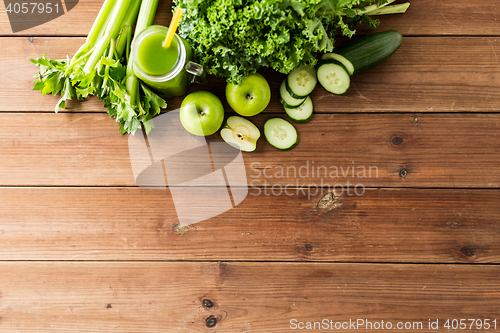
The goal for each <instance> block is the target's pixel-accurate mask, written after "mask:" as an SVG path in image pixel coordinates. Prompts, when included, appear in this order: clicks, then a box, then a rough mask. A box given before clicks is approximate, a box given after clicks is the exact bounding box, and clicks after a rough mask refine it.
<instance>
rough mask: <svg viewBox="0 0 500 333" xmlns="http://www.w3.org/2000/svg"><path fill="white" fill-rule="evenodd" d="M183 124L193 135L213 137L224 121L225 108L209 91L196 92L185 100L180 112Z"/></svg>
mask: <svg viewBox="0 0 500 333" xmlns="http://www.w3.org/2000/svg"><path fill="white" fill-rule="evenodd" d="M179 115H180V118H181V124H182V126H184V128H185V129H186V130H187V131H188V132H189V133H191V134H194V135H198V136H206V135H212V134H214V133H215V132H217V131H218V130H219V128H220V127H221V125H222V122H223V121H224V106H222V102H221V101H220V99H219V98H218V97H217V96H215V95H214V94H212V93H210V92H208V91H195V92H193V93H191V94H189V95H187V96H186V98H184V100H183V101H182V104H181V110H180V113H179Z"/></svg>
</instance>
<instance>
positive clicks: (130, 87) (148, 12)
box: [125, 0, 158, 105]
mask: <svg viewBox="0 0 500 333" xmlns="http://www.w3.org/2000/svg"><path fill="white" fill-rule="evenodd" d="M157 6H158V0H143V1H142V4H141V9H140V11H139V17H138V18H137V23H136V25H135V34H134V36H137V35H139V34H140V33H141V32H142V31H143V30H144V29H146V28H147V27H148V26H150V25H151V24H152V23H153V19H154V17H155V13H156V8H157ZM125 84H126V86H127V91H128V93H129V95H130V105H136V100H137V99H138V96H139V79H138V78H137V76H135V74H134V60H133V59H132V58H130V59H128V63H127V75H126V77H125Z"/></svg>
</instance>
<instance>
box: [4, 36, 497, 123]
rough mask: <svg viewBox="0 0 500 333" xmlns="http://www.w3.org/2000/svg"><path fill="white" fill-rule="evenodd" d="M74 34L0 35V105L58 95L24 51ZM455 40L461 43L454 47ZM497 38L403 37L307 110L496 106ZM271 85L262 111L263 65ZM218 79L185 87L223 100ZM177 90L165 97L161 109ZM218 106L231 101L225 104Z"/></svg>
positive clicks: (39, 107) (41, 107) (94, 104)
mask: <svg viewBox="0 0 500 333" xmlns="http://www.w3.org/2000/svg"><path fill="white" fill-rule="evenodd" d="M81 43H83V39H82V38H34V39H28V38H0V49H2V50H7V52H2V54H1V55H0V67H1V68H3V69H4V70H3V71H2V72H1V73H0V111H48V112H52V111H53V110H54V106H55V104H56V102H57V100H58V99H59V97H52V98H51V97H50V96H45V97H43V96H41V94H40V92H38V91H32V88H33V84H32V76H33V75H34V74H35V73H36V71H37V68H36V67H35V66H34V65H33V64H32V63H30V62H28V61H26V59H27V58H29V57H40V56H42V55H43V54H44V53H47V55H48V57H49V58H54V59H60V58H64V57H66V55H67V54H68V53H69V54H70V55H72V52H74V51H75V50H77V49H78V47H79V46H80V44H81ZM456 45H461V48H460V51H459V53H457V52H458V51H457V49H456ZM497 54H500V39H497V38H451V37H447V38H413V37H411V38H405V39H404V42H403V45H402V46H401V48H400V50H398V52H397V53H396V54H395V55H394V56H393V57H392V58H391V59H389V60H388V61H387V62H386V63H384V64H383V65H381V66H379V67H377V68H375V69H373V70H371V71H369V72H366V73H363V74H360V75H357V76H354V77H353V78H352V82H351V88H350V89H349V91H348V92H347V93H346V94H345V95H342V96H336V95H332V94H330V93H328V92H326V90H324V89H323V88H322V87H321V86H319V85H318V87H317V88H316V89H315V91H314V93H313V94H312V98H313V102H314V104H315V111H316V112H318V113H329V112H462V111H466V112H491V111H493V112H498V111H499V107H498V106H499V105H500V67H499V66H498V60H497ZM263 73H264V75H265V76H266V78H267V79H268V80H269V82H270V84H271V88H272V92H273V94H272V95H273V98H272V101H271V103H270V105H269V107H268V108H267V110H266V112H283V107H282V106H281V104H280V103H279V101H278V98H279V96H278V91H279V84H280V83H281V80H282V78H283V77H284V76H283V75H282V74H277V73H276V72H273V71H269V70H267V71H266V70H264V71H263ZM224 87H225V81H224V80H222V79H214V78H212V80H211V84H210V85H209V86H200V85H194V86H193V87H192V90H200V89H206V90H209V91H212V92H214V93H215V94H216V95H218V96H219V97H220V98H221V100H223V101H224V103H225V95H224ZM181 101H182V98H173V99H169V100H168V102H169V108H168V109H169V110H172V109H175V108H178V107H179V106H180V103H181ZM225 106H226V110H231V108H230V107H229V106H228V105H227V104H225ZM66 111H70V112H78V111H85V112H92V111H99V112H104V111H105V110H104V108H103V106H102V102H101V101H99V100H97V99H92V98H91V99H89V101H87V102H85V103H78V102H74V103H69V105H68V110H66Z"/></svg>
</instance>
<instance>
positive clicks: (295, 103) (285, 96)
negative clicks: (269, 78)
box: [280, 79, 306, 109]
mask: <svg viewBox="0 0 500 333" xmlns="http://www.w3.org/2000/svg"><path fill="white" fill-rule="evenodd" d="M285 81H286V79H284V80H283V82H281V86H280V102H281V104H283V106H284V107H287V108H290V109H293V108H297V107H299V106H301V105H302V103H304V101H305V100H306V99H305V98H293V97H292V96H290V94H289V93H288V91H287V90H286V83H285Z"/></svg>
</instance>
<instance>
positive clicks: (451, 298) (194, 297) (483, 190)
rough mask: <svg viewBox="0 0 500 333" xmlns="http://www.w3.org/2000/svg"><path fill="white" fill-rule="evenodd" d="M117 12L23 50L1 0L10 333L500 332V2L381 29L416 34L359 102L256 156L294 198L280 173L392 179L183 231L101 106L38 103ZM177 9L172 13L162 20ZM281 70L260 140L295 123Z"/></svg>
mask: <svg viewBox="0 0 500 333" xmlns="http://www.w3.org/2000/svg"><path fill="white" fill-rule="evenodd" d="M101 3H102V1H101V0H80V3H79V4H78V5H77V6H76V7H75V8H74V9H73V10H72V11H71V12H69V13H68V14H66V15H64V16H62V17H60V18H58V19H56V20H54V21H52V22H49V23H47V24H44V25H42V26H38V27H35V28H32V29H30V30H26V31H22V32H20V33H17V34H15V35H14V34H12V33H11V30H10V26H9V23H8V20H7V15H6V13H5V8H4V7H3V6H4V5H3V3H0V111H1V112H0V124H2V126H1V134H0V167H1V172H0V332H77V331H78V332H289V331H294V330H292V329H291V325H290V321H291V320H292V319H296V320H297V321H298V322H300V321H301V322H307V321H310V322H314V321H321V320H323V319H329V320H333V321H334V322H345V321H349V320H354V321H355V320H357V319H364V320H370V321H372V322H375V321H379V322H380V321H382V320H383V321H384V322H388V321H389V322H392V323H394V325H396V323H398V322H402V323H406V322H410V323H414V322H421V323H423V327H422V329H417V328H412V329H410V330H407V331H414V332H425V331H432V330H430V329H429V328H428V321H429V320H432V321H436V320H439V325H440V326H439V330H438V331H447V329H446V328H444V326H443V325H444V323H445V321H446V320H447V319H483V320H484V319H490V321H491V322H492V321H493V320H495V319H496V322H497V329H496V331H498V330H500V279H499V276H500V266H498V264H499V263H500V242H499V240H500V221H499V217H500V190H499V186H500V172H499V170H500V139H499V137H500V116H499V111H500V66H499V56H500V7H499V3H498V0H482V1H475V2H474V1H468V0H456V1H436V0H415V1H413V0H412V1H411V7H410V9H409V10H408V12H407V14H405V15H393V16H390V17H383V18H382V24H381V26H380V28H379V30H388V29H397V30H399V31H401V32H402V33H403V34H404V36H405V37H404V41H403V45H402V46H401V48H400V50H399V51H398V52H397V53H396V54H395V55H394V56H393V57H392V58H391V59H390V60H388V61H387V62H386V63H384V64H383V65H381V66H379V67H378V68H376V69H374V70H372V71H370V72H367V73H364V74H360V75H359V76H356V77H353V80H352V86H351V89H350V90H349V91H348V93H347V94H345V95H343V96H333V95H330V94H328V93H326V92H325V91H324V90H323V89H322V88H321V87H318V88H317V89H316V90H315V91H314V93H313V95H312V99H313V102H314V105H315V112H316V114H315V116H314V117H313V119H312V120H311V121H310V122H309V123H307V124H303V125H300V126H297V129H298V132H299V135H300V143H299V145H298V146H297V147H296V148H294V149H293V150H291V151H288V152H278V151H276V150H275V149H274V148H272V147H271V146H270V145H268V144H267V143H266V142H265V140H264V139H263V138H261V139H260V141H259V144H258V149H257V150H256V151H255V152H254V153H251V154H245V155H244V159H245V164H246V166H247V172H248V175H249V177H251V178H252V179H253V180H255V181H257V184H259V185H262V184H264V183H263V182H264V181H267V182H268V183H270V184H281V185H286V184H288V183H294V182H295V178H294V177H293V176H290V175H288V176H285V177H279V176H276V175H275V174H274V173H271V177H270V178H266V177H264V176H263V175H262V171H263V170H264V169H265V168H266V167H268V168H269V170H273V169H275V171H276V170H278V169H279V167H280V166H283V167H295V168H300V167H301V166H304V165H306V163H308V161H309V162H312V161H314V162H315V164H316V165H319V166H345V167H346V166H350V165H357V166H365V167H368V166H376V167H377V168H378V173H377V176H376V177H371V178H366V179H362V180H360V179H358V178H356V177H352V175H347V176H346V177H341V178H340V179H336V180H334V181H336V183H338V184H341V185H347V182H350V184H356V183H358V182H360V181H361V182H362V183H363V184H364V185H365V186H366V192H365V193H364V195H362V196H352V195H351V196H350V195H348V194H347V193H339V192H338V191H333V192H328V189H325V188H323V189H321V190H318V189H317V188H315V185H317V184H320V182H321V180H322V177H321V175H317V174H315V175H310V176H309V177H306V179H301V180H302V181H304V182H305V185H306V186H311V187H310V188H309V190H310V191H308V193H306V194H304V193H302V192H299V193H297V195H293V196H285V195H281V196H272V195H266V193H265V192H264V190H265V189H269V188H266V187H261V188H260V189H261V193H260V194H259V193H253V192H252V191H255V189H251V195H249V196H248V197H247V198H246V199H245V200H244V201H243V202H242V203H241V204H240V205H239V206H238V207H236V208H235V209H233V210H231V211H228V212H226V213H224V214H222V215H220V216H218V217H215V218H212V219H210V220H207V221H204V222H201V223H198V224H195V225H192V226H190V227H184V228H180V227H179V226H178V220H177V217H176V212H175V209H174V207H173V201H172V198H171V196H170V193H169V191H168V190H167V191H153V190H146V189H141V188H138V187H137V186H136V185H135V182H134V178H133V175H132V170H131V167H130V161H129V157H128V146H127V137H126V136H121V135H120V134H119V131H118V127H117V124H116V123H115V122H114V120H113V119H110V118H109V117H108V116H107V114H106V113H105V110H104V109H103V107H102V105H101V103H100V102H99V101H98V100H96V99H90V100H88V101H86V102H85V103H70V105H69V108H68V109H67V110H64V111H63V112H61V113H59V114H54V113H53V111H52V110H53V107H54V104H55V102H56V98H52V97H48V96H46V97H42V96H41V95H40V94H39V93H38V92H34V91H32V90H31V88H32V84H31V80H32V75H33V74H34V73H35V72H36V68H35V67H34V66H33V65H32V64H31V63H29V62H28V61H27V60H26V59H27V58H28V57H38V56H41V55H43V54H44V53H47V55H48V57H49V58H60V57H65V56H66V54H69V55H72V52H75V51H76V49H77V48H78V47H79V45H80V44H81V43H82V42H83V40H84V37H85V34H86V33H87V32H88V30H89V29H90V26H91V24H92V22H93V20H94V18H95V16H96V15H97V12H98V10H99V8H100V6H101ZM170 8H171V3H170V2H169V1H161V3H160V6H159V9H158V15H157V18H156V23H158V24H163V25H166V24H168V22H169V20H170V14H169V12H170ZM366 32H367V30H366V29H363V28H361V29H360V33H366ZM263 73H264V74H265V75H266V77H267V78H268V80H269V81H270V83H271V85H272V89H273V94H274V95H273V100H272V102H271V104H270V105H269V108H268V109H267V110H266V111H265V112H264V113H263V114H261V115H259V116H257V117H255V119H256V120H255V122H256V124H257V125H258V126H259V127H260V128H262V124H263V122H264V121H265V120H266V119H267V118H269V117H271V116H276V115H281V116H283V113H284V111H283V109H282V107H281V105H280V104H279V102H278V100H277V89H278V84H279V82H280V81H281V80H282V78H283V76H282V75H281V74H276V73H273V72H270V71H264V72H263ZM212 83H213V84H212V85H210V87H208V88H205V89H208V90H210V91H213V92H215V93H216V94H217V95H219V97H221V98H222V99H223V96H224V95H223V88H224V82H223V81H222V80H216V79H215V80H212ZM193 89H200V87H193ZM168 102H169V109H174V108H177V107H178V106H179V104H180V102H181V99H179V98H176V99H172V100H169V101H168ZM226 106H227V105H226ZM226 111H227V112H228V113H231V111H230V109H229V108H228V107H226ZM252 163H254V164H252ZM255 163H256V164H255ZM252 165H257V167H256V168H255V167H252ZM329 180H331V179H329ZM313 185H314V186H313ZM206 300H210V302H207V301H206ZM204 301H205V302H204ZM210 305H212V306H211V307H210ZM209 324H215V326H214V327H211V328H210V327H207V325H208V326H210V325H209ZM474 328H476V329H474ZM469 330H472V331H478V332H479V331H481V332H490V331H495V329H494V328H493V327H491V328H490V329H489V330H485V329H484V328H483V329H477V327H476V326H473V327H472V329H469V326H467V329H466V331H469ZM317 331H320V330H317ZM321 331H324V332H328V331H332V330H321ZM360 331H365V332H370V331H372V330H370V329H368V330H366V329H360ZM434 331H436V330H434ZM462 331H464V330H462Z"/></svg>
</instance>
